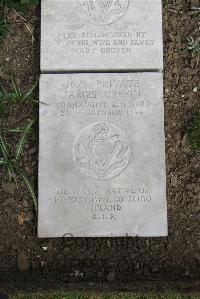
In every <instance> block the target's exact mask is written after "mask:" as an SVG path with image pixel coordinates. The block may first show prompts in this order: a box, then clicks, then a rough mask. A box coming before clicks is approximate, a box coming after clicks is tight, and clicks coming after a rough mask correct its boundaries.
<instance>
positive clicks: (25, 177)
mask: <svg viewBox="0 0 200 299" xmlns="http://www.w3.org/2000/svg"><path fill="white" fill-rule="evenodd" d="M18 173H19V175H20V177H21V179H22V180H23V182H24V184H25V185H26V187H27V189H28V191H29V193H30V195H31V197H32V200H33V204H34V207H35V210H36V212H37V198H36V195H35V192H34V189H33V186H32V184H31V182H30V180H29V178H28V177H27V175H26V174H25V173H24V172H23V171H21V170H18Z"/></svg>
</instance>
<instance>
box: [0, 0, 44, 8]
mask: <svg viewBox="0 0 200 299" xmlns="http://www.w3.org/2000/svg"><path fill="white" fill-rule="evenodd" d="M1 4H2V5H6V6H7V7H9V8H14V9H16V10H24V9H25V8H27V7H28V6H30V5H36V4H38V0H1Z"/></svg>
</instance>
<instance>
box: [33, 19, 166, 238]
mask: <svg viewBox="0 0 200 299" xmlns="http://www.w3.org/2000/svg"><path fill="white" fill-rule="evenodd" d="M114 17H115V16H113V18H114ZM40 101H41V104H40V153H39V227H38V235H39V237H72V236H73V237H103V236H107V237H110V236H113V237H114V236H121V237H122V236H149V237H153V236H166V235H167V207H166V197H165V154H164V151H165V149H164V144H165V142H164V127H163V124H164V120H163V100H162V74H161V73H150V72H149V73H120V74H114V73H112V74H111V73H106V74H102V73H90V74H89V73H88V74H54V75H52V74H43V75H42V76H41V80H40ZM44 103H45V104H44Z"/></svg>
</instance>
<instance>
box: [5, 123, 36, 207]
mask: <svg viewBox="0 0 200 299" xmlns="http://www.w3.org/2000/svg"><path fill="white" fill-rule="evenodd" d="M33 123H34V121H33V120H30V121H28V122H27V124H26V125H25V126H24V127H23V128H20V129H19V128H17V129H16V128H15V129H8V130H7V132H8V131H11V132H14V134H16V130H17V132H20V135H21V136H20V138H19V141H18V143H17V145H16V147H15V148H14V149H13V147H12V146H10V145H9V144H8V143H7V141H6V138H5V135H6V131H5V130H4V131H3V130H0V166H2V167H4V168H5V170H6V172H5V177H4V180H8V181H13V180H14V181H15V182H16V185H17V181H18V179H20V180H22V181H23V183H24V185H25V186H26V187H27V189H28V191H29V193H30V195H31V198H32V200H33V204H34V207H35V210H36V211H37V199H36V195H35V192H34V189H33V187H32V184H31V181H30V179H29V178H28V176H27V174H26V172H25V171H24V170H23V168H22V164H23V163H22V154H23V150H24V146H25V144H26V141H27V136H28V134H29V133H30V132H31V128H32V125H33Z"/></svg>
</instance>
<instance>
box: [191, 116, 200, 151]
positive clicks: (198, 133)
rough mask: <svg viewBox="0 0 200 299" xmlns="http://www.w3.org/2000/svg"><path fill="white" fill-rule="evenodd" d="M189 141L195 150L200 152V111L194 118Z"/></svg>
mask: <svg viewBox="0 0 200 299" xmlns="http://www.w3.org/2000/svg"><path fill="white" fill-rule="evenodd" d="M189 140H190V145H191V147H192V149H193V150H195V151H200V111H199V112H198V113H197V114H196V115H195V116H194V118H193V120H192V123H191V126H190V129H189Z"/></svg>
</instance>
